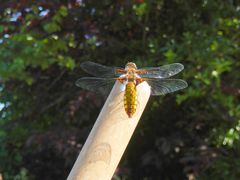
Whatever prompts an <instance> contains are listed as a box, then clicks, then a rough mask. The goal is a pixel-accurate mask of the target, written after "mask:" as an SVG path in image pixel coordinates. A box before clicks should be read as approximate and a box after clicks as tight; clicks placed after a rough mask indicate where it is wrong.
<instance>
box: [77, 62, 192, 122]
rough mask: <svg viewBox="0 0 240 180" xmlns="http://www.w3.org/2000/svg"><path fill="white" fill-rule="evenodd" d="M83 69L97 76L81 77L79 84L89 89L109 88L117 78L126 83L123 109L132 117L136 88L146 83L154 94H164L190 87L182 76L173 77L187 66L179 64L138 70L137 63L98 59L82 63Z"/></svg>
mask: <svg viewBox="0 0 240 180" xmlns="http://www.w3.org/2000/svg"><path fill="white" fill-rule="evenodd" d="M80 66H81V68H82V69H83V70H84V71H85V72H87V73H88V74H90V75H93V76H95V77H82V78H80V79H78V80H77V81H76V85H77V86H78V87H81V88H83V89H87V90H90V91H106V90H107V89H108V88H109V87H112V84H113V83H114V82H115V81H119V82H120V83H122V84H123V85H124V90H123V91H124V99H123V102H124V109H125V112H126V113H127V115H128V117H129V118H132V116H133V115H134V113H135V112H136V109H137V92H136V91H137V90H136V87H137V86H138V85H139V84H141V83H142V82H144V81H145V82H147V83H148V85H149V86H150V88H151V95H165V94H168V93H172V92H175V91H178V90H181V89H184V88H186V87H187V86H188V84H187V82H186V81H184V80H182V79H172V78H170V77H172V76H174V75H176V74H178V73H179V72H181V71H182V70H183V69H184V66H183V65H182V64H180V63H173V64H167V65H163V66H160V67H146V68H140V69H138V68H137V66H136V64H135V63H133V62H128V63H127V64H126V66H125V68H120V67H109V66H104V65H101V64H98V63H95V62H91V61H86V62H83V63H81V65H80Z"/></svg>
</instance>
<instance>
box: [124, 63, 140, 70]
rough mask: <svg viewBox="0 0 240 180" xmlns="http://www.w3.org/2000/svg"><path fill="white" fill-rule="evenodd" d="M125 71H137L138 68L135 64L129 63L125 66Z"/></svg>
mask: <svg viewBox="0 0 240 180" xmlns="http://www.w3.org/2000/svg"><path fill="white" fill-rule="evenodd" d="M125 69H126V70H129V69H134V70H136V69H137V66H136V64H135V63H133V62H128V63H127V64H126V66H125Z"/></svg>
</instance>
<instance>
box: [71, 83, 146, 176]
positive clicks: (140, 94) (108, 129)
mask: <svg viewBox="0 0 240 180" xmlns="http://www.w3.org/2000/svg"><path fill="white" fill-rule="evenodd" d="M121 87H122V84H121V83H120V82H118V81H117V82H116V83H115V85H114V87H113V89H112V91H111V93H110V95H109V96H108V98H107V101H106V102H105V104H104V106H103V108H102V110H101V113H100V114H99V116H98V118H97V121H96V122H95V124H94V126H93V128H92V130H91V132H90V134H89V136H88V138H87V140H86V142H85V144H84V146H83V149H82V151H81V152H80V154H79V156H78V158H77V160H76V162H75V164H74V166H73V168H72V170H71V172H70V174H69V176H68V178H67V180H110V179H111V178H112V176H113V174H114V172H115V169H116V168H117V165H118V163H119V161H120V160H121V157H122V155H123V153H124V151H125V149H126V147H127V144H128V142H129V140H130V138H131V136H132V134H133V132H134V129H135V128H136V126H137V123H138V121H139V119H140V117H141V115H142V113H143V110H144V108H145V106H146V104H147V101H148V99H149V96H150V87H149V86H148V84H147V83H146V82H142V83H141V84H139V85H138V86H137V99H138V102H137V111H136V113H135V114H134V115H133V117H132V118H128V116H127V114H126V112H125V110H124V103H123V95H124V92H123V91H122V89H121Z"/></svg>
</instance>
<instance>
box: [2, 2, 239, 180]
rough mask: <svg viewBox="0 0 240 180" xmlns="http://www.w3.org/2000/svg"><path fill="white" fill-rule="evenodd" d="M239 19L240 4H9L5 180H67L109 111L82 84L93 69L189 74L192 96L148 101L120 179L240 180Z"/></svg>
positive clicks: (5, 16) (5, 5) (5, 7)
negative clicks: (88, 67) (171, 69)
mask: <svg viewBox="0 0 240 180" xmlns="http://www.w3.org/2000/svg"><path fill="white" fill-rule="evenodd" d="M239 9H240V4H239V2H238V1H237V0H229V1H220V0H216V1H209V0H195V1H190V0H157V1H148V0H131V1H130V0H126V1H120V0H118V1H110V0H103V1H97V0H93V1H84V0H73V1H61V0H53V1H49V2H48V1H42V0H40V1H37V2H35V1H3V2H2V3H1V7H0V17H1V18H0V22H1V23H0V93H1V94H0V144H1V146H0V173H1V174H2V175H3V177H4V179H6V180H8V179H62V178H63V179H66V177H67V175H68V173H69V171H70V169H71V168H72V165H73V163H74V161H75V159H76V156H77V154H78V152H79V151H80V150H81V148H82V146H83V144H84V142H85V140H86V137H87V135H88V133H89V132H90V130H91V127H92V126H93V123H94V120H95V119H96V117H97V115H98V113H99V111H100V109H101V107H102V105H103V103H104V97H101V96H98V95H96V94H94V93H91V92H88V91H85V90H82V89H78V88H77V87H75V85H74V82H75V81H76V80H77V78H79V77H80V76H83V75H84V74H83V73H82V71H81V69H80V66H79V65H80V63H81V62H83V61H86V60H91V61H94V62H98V63H102V64H105V65H109V66H124V65H125V63H126V62H127V61H134V62H136V64H137V65H138V66H139V67H144V66H159V65H163V64H169V63H174V62H180V63H182V64H184V65H185V70H184V71H183V73H182V75H181V76H182V77H181V78H183V79H185V80H187V82H188V83H189V87H188V88H187V89H185V90H183V91H181V92H178V93H174V94H170V95H167V96H164V97H152V98H151V99H150V101H149V103H148V105H147V108H146V110H145V112H144V115H143V116H142V121H141V122H140V124H139V125H138V127H137V129H136V132H135V134H134V136H133V138H132V140H131V142H130V144H129V146H128V149H127V151H126V153H125V154H124V157H123V159H122V161H121V163H120V165H119V167H118V169H117V171H116V173H115V177H114V179H144V178H145V179H186V178H189V179H190V178H192V177H195V178H198V179H233V180H235V179H238V178H239V176H240V168H239V161H240V153H239V152H240V151H239V149H240V144H239V138H240V137H239V136H240V103H239V97H240V89H239V87H240V81H239V77H240V76H239V75H240V74H239V69H240V61H239V57H240V50H239V46H240V14H239ZM173 172H174V173H173Z"/></svg>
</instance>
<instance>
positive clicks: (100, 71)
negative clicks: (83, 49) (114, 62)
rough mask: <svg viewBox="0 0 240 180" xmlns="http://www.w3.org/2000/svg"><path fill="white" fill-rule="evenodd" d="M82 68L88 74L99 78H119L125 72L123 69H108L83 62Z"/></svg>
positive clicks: (89, 62)
mask: <svg viewBox="0 0 240 180" xmlns="http://www.w3.org/2000/svg"><path fill="white" fill-rule="evenodd" d="M80 66H81V68H82V69H83V70H84V71H85V72H87V73H88V74H91V75H93V76H97V77H106V78H107V77H119V76H120V75H121V74H122V72H124V69H123V68H117V67H108V66H104V65H101V64H97V63H94V62H91V61H86V62H83V63H81V65H80Z"/></svg>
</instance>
